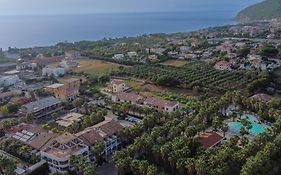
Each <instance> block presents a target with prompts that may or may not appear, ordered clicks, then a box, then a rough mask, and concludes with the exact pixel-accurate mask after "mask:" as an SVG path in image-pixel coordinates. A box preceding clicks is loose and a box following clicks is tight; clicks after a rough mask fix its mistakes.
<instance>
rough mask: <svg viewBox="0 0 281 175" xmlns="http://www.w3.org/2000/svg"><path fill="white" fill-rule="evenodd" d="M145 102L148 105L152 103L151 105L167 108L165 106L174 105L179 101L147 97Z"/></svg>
mask: <svg viewBox="0 0 281 175" xmlns="http://www.w3.org/2000/svg"><path fill="white" fill-rule="evenodd" d="M144 104H147V105H150V106H157V107H159V108H165V107H174V106H176V105H177V104H178V102H176V101H168V100H161V99H157V98H147V99H146V100H145V101H144Z"/></svg>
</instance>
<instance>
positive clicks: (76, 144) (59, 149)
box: [40, 133, 89, 174]
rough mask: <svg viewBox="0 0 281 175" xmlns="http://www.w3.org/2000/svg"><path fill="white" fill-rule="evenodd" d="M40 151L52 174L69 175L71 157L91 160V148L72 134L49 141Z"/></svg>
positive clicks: (65, 134)
mask: <svg viewBox="0 0 281 175" xmlns="http://www.w3.org/2000/svg"><path fill="white" fill-rule="evenodd" d="M47 145H48V146H46V147H45V148H44V149H42V150H41V151H40V154H41V157H42V159H43V160H45V161H47V163H48V165H49V169H50V171H51V172H52V173H55V172H58V173H61V174H67V171H68V170H69V169H71V168H72V167H71V165H70V157H71V156H72V155H74V156H85V157H86V158H89V147H88V146H87V145H85V144H84V142H83V141H82V140H81V139H79V138H78V137H76V136H75V135H73V134H70V133H64V134H62V135H60V136H58V137H56V138H54V139H52V140H50V141H49V143H48V144H47Z"/></svg>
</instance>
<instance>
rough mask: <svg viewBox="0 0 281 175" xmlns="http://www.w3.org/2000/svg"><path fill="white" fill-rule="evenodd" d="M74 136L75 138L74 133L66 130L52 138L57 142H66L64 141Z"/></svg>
mask: <svg viewBox="0 0 281 175" xmlns="http://www.w3.org/2000/svg"><path fill="white" fill-rule="evenodd" d="M75 138H76V136H75V135H74V134H71V133H69V132H66V133H64V134H62V135H60V136H58V137H57V138H55V139H54V140H55V141H57V142H58V143H66V142H69V141H71V140H73V139H75Z"/></svg>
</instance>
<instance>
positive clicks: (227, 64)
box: [214, 61, 232, 70]
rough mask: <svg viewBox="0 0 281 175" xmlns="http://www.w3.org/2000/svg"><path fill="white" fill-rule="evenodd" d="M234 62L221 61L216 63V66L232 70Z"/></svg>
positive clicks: (218, 68) (220, 68) (216, 67)
mask: <svg viewBox="0 0 281 175" xmlns="http://www.w3.org/2000/svg"><path fill="white" fill-rule="evenodd" d="M231 66H232V64H231V63H230V62H228V61H219V62H217V63H216V64H215V66H214V68H215V69H217V70H232V68H231Z"/></svg>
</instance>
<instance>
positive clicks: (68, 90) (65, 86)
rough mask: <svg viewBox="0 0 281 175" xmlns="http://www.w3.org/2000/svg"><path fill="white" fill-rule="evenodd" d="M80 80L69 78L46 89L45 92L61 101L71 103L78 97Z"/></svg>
mask: <svg viewBox="0 0 281 175" xmlns="http://www.w3.org/2000/svg"><path fill="white" fill-rule="evenodd" d="M79 88H80V80H79V79H77V78H70V79H66V80H63V81H61V83H55V84H52V85H49V86H47V87H46V90H47V91H49V92H51V93H53V94H54V96H55V97H56V98H58V99H60V100H62V101H73V100H74V99H75V98H76V97H77V96H78V95H79Z"/></svg>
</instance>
